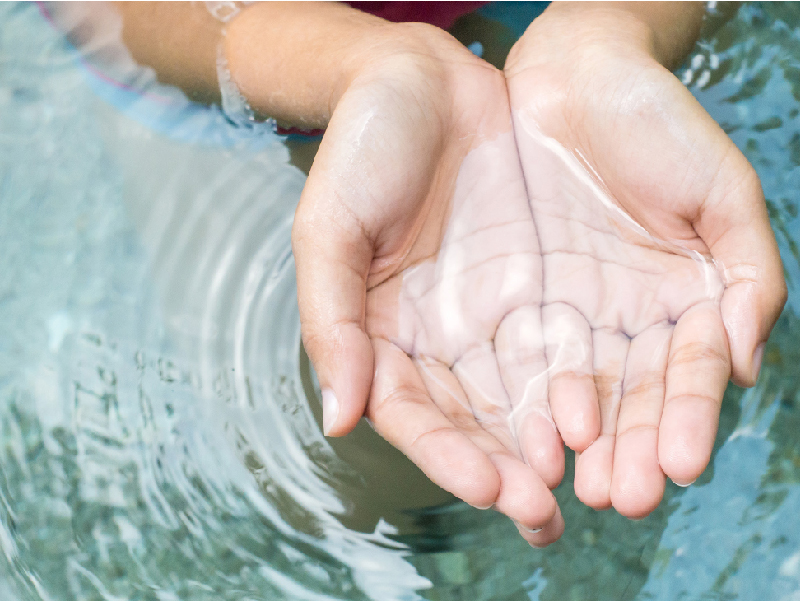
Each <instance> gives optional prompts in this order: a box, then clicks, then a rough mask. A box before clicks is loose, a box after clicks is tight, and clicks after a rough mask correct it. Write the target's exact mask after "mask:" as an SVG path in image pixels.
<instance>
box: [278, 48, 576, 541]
mask: <svg viewBox="0 0 800 601" xmlns="http://www.w3.org/2000/svg"><path fill="white" fill-rule="evenodd" d="M470 60H471V61H472V62H468V61H465V62H464V63H459V64H458V66H457V67H454V69H456V70H457V71H458V76H457V77H454V78H453V80H452V81H453V82H456V83H453V87H451V88H450V89H448V90H447V94H446V95H445V96H444V98H443V99H441V101H438V102H437V101H436V98H437V92H438V90H431V89H430V88H428V87H423V88H422V89H416V87H415V85H413V84H414V82H415V81H418V79H419V78H416V77H414V78H410V79H411V81H407V82H406V85H404V86H402V87H399V86H398V87H391V88H390V89H388V90H387V89H386V86H385V84H384V82H383V81H380V80H379V81H378V82H377V84H375V85H372V83H371V82H370V85H367V86H365V87H363V88H361V87H354V88H353V89H352V90H348V92H347V94H346V95H345V96H343V98H342V100H341V101H340V103H339V105H338V106H337V110H336V113H335V114H334V117H333V119H332V120H331V123H330V126H329V128H328V131H327V133H326V135H325V139H324V140H323V142H322V145H321V147H320V151H319V153H318V155H317V158H316V159H315V163H314V166H313V168H312V170H311V173H310V176H309V180H308V183H307V184H306V188H305V190H304V192H303V199H301V204H300V206H299V208H298V213H297V216H296V218H295V233H294V241H293V242H294V245H295V254H296V259H297V264H298V298H299V301H300V310H301V319H302V320H303V322H304V331H303V336H304V342H305V345H306V349H307V350H308V352H309V355H310V356H311V358H312V361H313V362H314V364H315V366H316V367H317V371H318V375H319V377H320V382H321V384H322V386H323V389H324V387H325V386H326V383H327V384H328V385H330V383H333V385H334V387H335V388H336V389H337V391H341V390H342V389H345V390H346V389H347V388H350V389H351V390H353V389H356V390H355V394H354V395H353V396H354V397H355V398H358V396H360V392H359V389H360V388H361V386H362V385H364V384H366V386H365V389H366V390H369V401H368V403H367V406H366V410H365V414H366V416H367V417H368V418H369V419H370V420H371V422H372V424H373V426H374V427H375V429H376V430H377V431H378V432H379V433H380V434H381V435H382V436H383V437H384V438H386V439H387V440H388V441H389V442H391V443H392V444H393V445H394V446H395V447H397V448H399V449H400V450H401V451H403V452H404V453H405V454H406V455H408V456H409V457H410V458H411V459H412V461H414V463H416V464H417V465H418V466H419V467H420V468H421V469H422V470H423V471H424V472H425V473H426V474H427V475H428V476H429V477H430V478H431V479H432V480H433V481H434V482H436V483H437V484H439V485H440V486H442V487H443V488H445V489H446V490H448V491H450V492H451V493H453V494H455V495H456V496H458V497H460V498H462V499H464V500H465V501H467V502H469V503H471V504H473V505H475V506H478V507H488V506H491V505H493V506H494V507H495V508H497V509H498V510H499V511H501V512H502V513H505V514H506V515H508V516H509V517H511V518H512V519H514V520H515V521H516V522H517V523H518V525H519V526H520V528H521V532H522V533H523V536H524V537H525V538H526V539H527V540H528V541H529V542H532V543H534V544H546V543H548V542H551V541H553V540H555V539H556V538H558V536H560V534H561V531H562V529H563V521H562V520H561V518H560V514H559V513H558V511H557V507H556V503H555V499H554V497H553V495H552V493H551V492H550V491H549V489H548V486H547V485H548V484H550V485H554V484H555V483H557V482H558V480H560V478H561V472H562V470H563V446H562V443H561V440H560V438H559V437H558V435H557V432H556V430H555V427H554V426H553V424H552V420H551V419H550V417H549V410H548V408H547V402H546V376H543V374H544V367H545V364H544V349H543V342H542V339H541V324H540V319H539V314H540V311H539V304H540V301H541V265H540V259H539V245H538V241H537V239H536V232H535V229H534V227H533V221H532V218H531V214H530V208H529V206H528V201H527V197H526V195H525V188H524V182H523V179H522V172H521V170H520V166H519V160H518V156H517V152H516V146H515V144H514V138H513V133H512V131H511V129H512V125H511V116H510V110H509V108H508V97H507V92H506V89H505V82H504V80H503V77H502V74H500V73H499V72H497V71H496V70H493V69H491V68H489V67H488V65H485V64H483V63H480V62H478V61H477V59H474V58H473V57H470ZM417 109H418V110H417ZM331 222H333V225H334V226H335V227H333V228H332V227H331ZM328 231H330V232H331V234H330V235H331V236H332V238H331V241H329V240H327V239H326V235H327V234H326V233H327V232H328ZM343 238H344V239H345V240H346V241H347V243H346V244H342V243H341V241H342V239H343ZM334 239H335V241H336V242H335V243H334V242H333V240H334ZM337 248H343V249H344V250H343V251H342V254H341V255H340V256H336V254H335V252H336V249H337ZM343 263H345V264H346V269H344V270H343V269H341V266H342V264H343ZM301 267H302V269H301ZM301 273H303V274H304V277H301V276H300V274H301ZM319 289H327V290H328V291H334V296H335V297H336V298H337V301H338V302H339V304H338V305H336V306H333V312H334V314H333V315H331V312H332V308H331V305H329V304H327V303H325V302H322V303H317V300H318V299H319V298H321V297H319V296H318V295H317V294H316V290H319ZM359 289H360V291H359ZM365 289H366V295H365V296H362V295H363V294H364V290H365ZM337 290H338V291H339V292H338V293H337V292H335V291H337ZM359 298H361V299H363V300H362V301H361V302H359V300H358V299H359ZM343 301H346V302H343ZM319 315H323V317H324V320H325V321H328V322H332V323H333V324H334V328H333V330H332V331H319V330H314V329H313V328H309V327H308V324H309V323H312V324H313V323H319V322H320V321H322V320H321V319H320V318H319ZM520 328H521V329H522V330H523V331H524V332H526V336H521V335H520ZM365 333H366V334H368V337H367V336H366V335H365ZM326 339H327V340H326ZM328 341H330V342H328ZM334 353H335V354H338V357H339V359H338V362H337V363H336V366H337V369H336V370H332V371H328V372H326V367H327V366H328V365H332V363H333V362H332V361H331V355H332V354H334ZM504 359H507V360H504ZM337 378H338V379H339V382H346V383H345V384H344V385H342V384H338V385H337V384H336V379H337ZM523 400H525V405H526V406H535V407H537V408H538V409H539V410H540V411H539V412H529V413H526V414H525V415H524V416H519V415H517V414H516V413H515V412H514V411H513V408H514V406H516V405H520V404H522V403H523ZM341 405H342V407H343V410H352V409H353V408H354V406H355V407H356V408H357V406H356V404H355V403H353V402H350V403H348V402H347V401H345V402H344V403H341ZM356 417H357V416H356ZM517 417H519V419H516V418H517ZM537 430H538V432H540V433H542V435H540V434H539V433H537ZM525 432H530V433H531V434H530V435H526V434H524V433H525ZM518 440H521V441H523V442H524V441H528V443H524V444H523V445H522V448H520V446H519V445H518V442H517V441H518ZM524 459H527V460H528V462H529V463H530V464H531V465H533V466H534V468H536V469H534V468H532V467H531V465H529V464H526V463H525V461H524ZM539 473H541V474H542V476H543V477H544V478H545V480H546V481H545V480H543V479H542V477H541V476H540V475H539ZM538 528H541V529H542V531H541V532H535V533H532V532H529V531H526V529H538Z"/></svg>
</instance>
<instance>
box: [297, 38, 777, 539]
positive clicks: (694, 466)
mask: <svg viewBox="0 0 800 601" xmlns="http://www.w3.org/2000/svg"><path fill="white" fill-rule="evenodd" d="M408 28H409V39H411V38H413V39H420V38H426V36H427V37H428V38H430V39H425V41H424V42H423V43H420V44H419V45H418V46H414V45H413V44H409V48H410V50H408V51H404V52H394V53H388V54H387V55H385V56H380V57H375V58H374V59H373V60H369V61H365V64H364V66H363V69H361V71H360V72H359V74H358V75H357V76H356V77H354V78H353V79H352V81H350V82H349V85H348V86H347V88H346V89H345V90H344V91H343V92H342V93H341V96H340V98H339V99H338V102H337V103H336V106H335V110H334V111H333V114H332V118H331V120H330V122H329V126H328V129H327V131H326V133H325V136H324V138H323V140H322V143H321V146H320V149H319V152H318V154H317V157H316V159H315V161H314V165H313V167H312V169H311V172H310V175H309V178H308V181H307V184H306V187H305V189H304V191H303V194H302V197H301V201H300V204H299V206H298V209H297V214H296V218H295V225H294V231H293V249H294V253H295V258H296V264H297V275H298V297H299V306H300V316H301V322H302V332H303V341H304V344H305V347H306V349H307V351H308V353H309V356H310V358H311V360H312V362H313V364H314V367H315V368H316V371H317V374H318V377H319V382H320V385H321V388H322V391H323V392H322V395H323V410H324V429H325V432H326V434H328V435H331V436H341V435H344V434H346V433H347V432H349V431H350V430H351V429H352V428H353V427H354V426H355V424H356V422H357V421H358V420H359V419H360V418H361V417H362V416H366V417H367V418H368V419H369V420H370V422H371V424H372V426H373V427H374V428H375V430H377V432H378V433H380V434H381V435H382V436H383V437H384V438H386V439H387V440H388V441H389V442H391V443H392V444H393V445H394V446H396V447H397V448H398V449H400V450H401V451H403V452H404V453H405V454H406V455H407V456H408V457H409V458H410V459H411V460H412V461H413V462H414V463H415V464H417V465H418V466H419V467H420V468H421V469H422V470H423V471H424V472H425V474H426V475H427V476H428V477H429V478H430V479H431V480H432V481H434V482H435V483H437V484H438V485H439V486H441V487H443V488H444V489H446V490H448V491H449V492H451V493H452V494H454V495H456V496H457V497H459V498H461V499H463V500H464V501H465V502H467V503H469V504H471V505H473V506H475V507H479V508H488V507H494V508H495V509H496V510H498V511H500V512H502V513H503V514H505V515H507V516H508V517H510V518H511V519H512V520H513V521H514V522H515V524H516V525H517V527H518V529H519V531H520V533H521V534H522V536H523V537H524V538H525V539H526V540H527V541H528V542H529V543H530V544H532V545H535V546H544V545H547V544H549V543H551V542H553V541H554V540H556V539H557V538H558V537H559V536H560V535H561V533H562V532H563V528H564V522H563V519H562V517H561V514H560V512H559V509H558V506H557V503H556V500H555V498H554V496H553V494H552V492H551V489H553V488H554V487H556V486H557V485H558V484H559V482H560V480H561V478H562V476H563V473H564V460H565V458H564V445H565V444H566V445H567V446H569V447H570V448H571V449H573V450H574V451H575V453H576V465H575V483H574V484H575V492H576V494H577V496H578V497H579V498H580V499H581V500H582V501H583V502H584V503H586V504H587V505H589V506H591V507H594V508H597V509H604V508H608V507H611V506H613V507H614V508H615V509H616V510H617V511H619V512H620V513H622V514H624V515H626V516H629V517H633V518H638V517H643V516H645V515H647V514H648V513H649V512H651V511H652V510H653V509H654V508H655V507H656V506H657V505H658V503H659V502H660V500H661V498H662V495H663V491H664V487H665V482H666V478H670V479H672V480H673V481H674V482H675V483H677V484H680V485H688V484H690V483H691V482H693V481H694V480H695V479H696V478H697V477H698V476H699V475H700V474H701V473H702V471H703V470H704V469H705V467H706V465H707V464H708V462H709V459H710V455H711V451H712V447H713V444H714V439H715V436H716V430H717V424H718V416H719V410H720V404H721V402H722V397H723V393H724V391H725V388H726V385H727V382H728V380H729V378H732V379H733V381H734V382H736V383H737V384H740V385H745V386H749V385H752V384H753V383H754V382H755V380H756V378H757V375H758V371H759V367H760V362H761V357H762V354H763V348H764V343H765V341H766V340H767V337H768V336H769V332H770V330H771V328H772V326H773V325H774V323H775V321H776V319H777V317H778V315H779V313H780V311H781V308H782V306H783V303H784V302H785V298H786V288H785V284H784V281H783V272H782V267H781V262H780V258H779V255H778V250H777V245H776V243H775V239H774V236H773V233H772V231H771V229H770V225H769V220H768V217H767V212H766V208H765V204H764V199H763V195H762V192H761V187H760V183H759V181H758V177H757V176H756V174H755V172H754V170H753V169H752V167H751V166H750V165H749V163H748V162H747V160H746V159H745V158H744V156H743V155H742V154H741V153H740V152H739V151H738V150H737V148H736V147H735V146H734V144H733V143H732V142H731V141H730V139H729V138H728V137H727V136H726V135H725V133H724V132H723V131H722V130H721V129H720V127H719V126H718V125H717V124H716V123H715V122H714V121H713V119H712V118H711V117H710V116H709V115H708V114H707V113H706V112H705V111H704V110H703V108H702V107H701V106H700V105H699V104H698V103H697V101H696V100H695V99H694V98H693V97H692V95H691V94H690V93H689V92H688V90H687V89H686V88H685V87H684V86H683V85H682V84H681V83H680V82H679V81H678V80H677V79H676V78H675V77H674V76H673V75H672V74H671V73H670V72H669V71H668V70H667V69H666V68H664V67H663V66H662V65H661V64H659V62H658V61H657V60H656V58H655V57H654V56H653V52H652V48H650V47H648V45H647V44H628V43H624V42H622V41H619V40H612V41H610V42H609V43H606V42H605V41H603V40H600V39H588V40H587V41H585V42H582V43H572V42H571V41H569V40H562V41H560V42H554V41H553V40H552V39H544V38H546V37H547V36H544V35H537V32H536V31H532V30H534V29H535V28H533V27H532V28H531V29H529V31H528V32H527V33H526V35H525V36H524V37H523V38H522V39H521V40H520V41H519V42H518V43H517V46H516V47H515V48H514V49H513V50H512V53H511V55H510V56H509V59H508V61H507V63H506V68H505V70H504V72H501V71H499V70H497V69H495V68H494V67H492V66H491V65H489V64H488V63H486V62H484V61H482V60H481V59H479V58H477V57H475V56H473V55H472V54H470V53H469V52H468V51H467V50H466V49H465V48H464V47H463V46H461V45H460V44H458V43H457V42H456V41H455V40H453V39H451V38H449V37H448V36H446V34H443V32H442V34H441V35H440V34H439V33H435V32H434V28H427V27H424V26H419V25H413V26H412V25H409V26H408ZM435 31H438V30H435ZM420 32H422V33H420ZM434 38H435V39H434ZM645 38H646V36H645V37H644V38H643V39H645Z"/></svg>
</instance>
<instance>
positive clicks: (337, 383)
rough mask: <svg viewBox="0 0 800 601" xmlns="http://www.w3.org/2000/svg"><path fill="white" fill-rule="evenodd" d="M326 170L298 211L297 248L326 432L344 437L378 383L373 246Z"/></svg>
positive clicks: (304, 319)
mask: <svg viewBox="0 0 800 601" xmlns="http://www.w3.org/2000/svg"><path fill="white" fill-rule="evenodd" d="M318 171H319V170H318ZM327 172H328V173H330V171H327ZM324 173H325V171H323V174H320V173H319V172H317V173H315V171H314V169H313V168H312V170H311V175H310V176H309V179H308V181H307V183H306V186H305V189H304V190H303V194H302V196H301V199H300V204H299V205H298V207H297V212H296V213H295V220H294V226H293V228H292V250H293V252H294V257H295V264H296V269H297V299H298V305H299V309H300V325H301V330H302V335H303V344H304V345H305V349H306V352H307V353H308V356H309V358H310V359H311V362H312V363H313V365H314V368H315V370H316V372H317V376H318V378H319V383H320V387H321V388H322V411H323V431H324V433H325V435H326V436H342V435H344V434H347V433H348V432H349V431H350V430H352V429H353V428H354V427H355V425H356V423H357V422H358V420H359V419H360V418H361V417H362V415H363V414H364V409H365V406H366V403H367V398H368V395H369V390H370V386H371V383H372V371H373V356H372V345H371V343H370V340H369V338H368V336H367V334H366V332H365V317H364V315H365V299H366V280H367V275H368V273H369V267H370V263H371V261H372V255H373V249H372V243H371V241H370V240H369V239H368V238H367V236H366V234H365V232H364V230H363V228H362V227H361V226H360V224H359V223H357V220H356V219H355V217H354V216H353V215H352V213H351V212H349V211H347V210H344V207H343V206H342V205H341V201H340V200H339V199H340V198H341V194H339V192H340V190H338V189H337V186H336V183H337V182H336V181H335V179H334V178H329V177H326V176H325V175H324Z"/></svg>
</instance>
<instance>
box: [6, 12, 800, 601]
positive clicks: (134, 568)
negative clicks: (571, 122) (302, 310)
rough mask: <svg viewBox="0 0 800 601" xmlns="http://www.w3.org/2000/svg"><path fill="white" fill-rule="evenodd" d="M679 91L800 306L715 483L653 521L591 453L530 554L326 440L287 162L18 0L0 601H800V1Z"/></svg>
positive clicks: (384, 458)
mask: <svg viewBox="0 0 800 601" xmlns="http://www.w3.org/2000/svg"><path fill="white" fill-rule="evenodd" d="M103 48H106V46H104V45H103V43H100V42H98V44H97V48H91V47H90V48H84V53H85V54H88V55H91V54H92V52H95V51H96V53H99V54H102V51H103ZM677 75H678V76H679V77H681V78H682V80H683V81H684V82H685V83H686V84H687V85H688V86H689V87H690V89H691V90H692V92H693V93H694V94H695V95H696V96H697V98H698V99H699V100H700V101H701V103H702V104H703V105H704V106H705V107H706V109H707V110H708V111H709V112H710V113H711V115H712V116H714V118H715V119H717V120H718V121H719V122H720V123H721V124H722V126H723V127H724V128H725V130H726V131H727V132H728V133H729V135H730V136H731V137H732V138H733V140H734V141H735V142H736V144H737V145H738V146H739V147H740V148H741V149H742V150H743V151H744V152H745V154H746V155H747V157H748V159H749V160H750V161H751V162H752V163H753V165H754V166H755V168H756V170H757V171H758V174H759V175H760V177H761V181H762V184H763V186H764V191H765V195H766V197H767V199H768V200H767V202H768V204H769V210H770V216H771V219H772V223H773V227H774V229H775V231H776V235H777V237H778V241H779V244H780V248H781V253H782V257H783V260H784V264H785V266H786V277H787V280H788V283H789V289H790V299H789V303H788V305H787V307H786V310H785V311H784V313H783V315H782V317H781V320H780V322H779V324H778V326H777V328H776V330H775V332H774V333H773V336H772V338H771V340H770V343H769V345H768V346H767V350H766V356H765V360H764V368H763V371H762V374H761V378H760V380H759V382H758V385H757V386H756V387H755V388H753V389H751V390H747V391H744V390H741V389H738V388H736V387H734V386H730V387H729V389H728V391H727V393H726V398H725V403H724V405H723V412H722V417H721V424H720V430H719V435H718V439H717V445H716V449H715V453H714V455H713V458H712V462H711V466H710V467H709V469H708V470H707V471H706V473H705V474H704V475H703V477H702V478H701V479H700V480H699V481H698V482H697V483H695V484H694V485H693V486H691V487H690V488H688V489H679V488H677V487H675V486H673V485H668V488H667V492H666V496H665V499H664V502H663V503H662V504H661V506H660V507H659V508H658V509H657V510H656V511H655V512H654V513H653V514H652V515H651V516H649V517H648V518H646V519H644V520H642V521H638V522H633V521H629V520H626V519H624V518H622V517H620V516H619V515H617V514H615V513H614V512H603V513H597V512H594V511H593V510H590V509H588V508H586V507H584V506H583V505H581V504H580V503H579V502H578V501H577V500H576V499H575V497H574V493H573V491H572V488H571V480H572V473H571V467H572V466H571V461H572V460H571V457H570V458H568V462H569V465H568V470H567V475H566V476H565V478H564V483H563V484H562V485H561V487H559V489H558V490H557V491H556V494H557V497H558V499H559V502H560V504H561V507H562V510H563V513H564V517H565V519H566V522H567V530H566V532H565V534H564V537H563V539H562V540H561V541H559V542H558V543H556V544H554V545H553V546H551V547H550V548H548V549H546V550H534V549H530V548H528V547H527V545H526V544H525V543H524V542H523V541H522V540H521V539H520V537H519V536H518V535H517V533H516V530H515V528H514V527H513V526H512V525H511V524H510V523H509V522H508V521H507V520H506V519H504V518H503V517H502V516H499V515H496V514H494V513H492V512H481V511H478V510H474V509H472V508H470V507H467V506H465V505H464V504H462V503H458V502H455V501H454V500H453V499H451V498H449V497H448V496H447V495H444V494H442V493H440V492H438V491H437V490H436V489H435V488H434V487H432V486H430V485H427V484H426V483H425V479H424V478H423V477H421V476H420V474H419V473H418V472H417V471H416V469H415V468H414V467H413V466H410V465H409V464H407V463H406V462H404V460H403V459H402V458H401V457H399V456H398V454H397V453H396V452H393V450H392V449H391V448H388V446H387V445H385V444H383V445H382V444H381V441H380V440H379V439H377V437H376V436H375V435H374V434H373V433H372V432H371V430H369V428H365V427H360V428H359V431H358V432H357V433H356V435H355V436H353V437H351V439H350V440H349V441H348V442H347V443H341V442H339V441H335V442H332V441H327V440H325V439H324V437H323V436H322V435H321V432H320V428H319V419H320V411H319V404H318V400H317V398H318V391H317V390H316V384H315V381H314V377H313V374H312V373H311V371H310V369H309V366H308V360H307V359H306V358H305V355H304V354H303V351H302V349H301V346H300V336H299V320H298V316H297V309H296V292H295V287H294V264H293V261H292V256H291V252H290V247H289V231H290V227H291V218H292V214H293V210H294V206H295V204H296V202H297V200H298V198H299V194H300V191H301V189H302V186H303V183H304V175H303V174H302V172H301V171H300V170H298V169H297V168H296V167H294V166H292V165H291V164H290V157H289V152H288V151H287V149H286V147H285V146H284V145H283V144H282V143H281V141H280V139H278V138H277V137H276V136H275V135H273V134H272V133H271V131H269V130H268V129H265V128H258V127H256V128H252V129H249V130H242V129H241V128H236V127H233V126H232V125H231V124H230V123H229V122H228V121H227V120H226V119H225V118H224V116H223V115H222V114H221V113H220V111H219V110H217V109H214V108H211V109H207V108H203V107H199V106H196V105H192V104H191V103H188V102H187V101H186V100H185V99H183V98H182V97H181V96H180V94H178V93H177V92H175V91H173V90H169V89H167V88H162V87H159V86H157V85H155V84H154V83H153V82H152V81H149V82H148V81H147V80H148V78H150V79H152V74H148V72H147V71H145V70H142V71H139V72H137V73H136V77H137V78H139V82H138V83H139V87H140V88H141V87H146V88H148V89H150V90H151V93H150V94H149V95H148V96H147V97H141V95H139V94H134V93H130V92H129V91H128V90H126V89H123V88H119V86H117V85H115V84H114V83H113V82H110V81H108V80H105V79H103V78H102V77H100V76H99V75H98V74H97V73H96V72H94V71H93V70H92V68H90V67H89V66H88V65H87V63H86V62H85V61H84V59H83V58H82V57H81V55H80V54H79V53H78V52H77V51H76V50H75V49H74V48H73V47H72V46H71V45H70V44H69V43H68V42H67V41H66V39H65V38H64V36H63V35H62V34H61V33H59V31H58V30H56V29H55V28H54V27H53V26H52V25H51V24H50V23H49V22H48V20H47V18H46V17H45V16H44V15H43V13H42V11H41V10H40V8H39V7H38V6H37V5H34V4H0V550H1V551H2V553H0V599H2V600H3V601H6V600H8V601H15V600H20V601H22V600H27V599H37V600H39V599H40V600H53V601H60V600H78V599H80V600H101V599H102V600H114V601H116V600H157V601H172V600H192V601H195V600H206V599H208V600H211V599H214V600H219V599H229V600H231V601H234V600H235V601H245V600H278V599H288V600H304V599H309V600H311V599H313V600H317V599H347V600H350V599H352V600H359V599H374V600H380V601H386V600H394V599H403V600H405V599H430V600H458V599H469V600H471V601H472V600H488V599H498V600H499V599H503V600H506V599H508V600H518V599H519V600H523V599H542V600H554V601H555V600H558V601H564V600H568V601H569V600H573V599H574V600H582V599H626V600H627V599H642V600H644V599H663V600H675V599H720V600H721V599H762V598H763V599H770V600H773V599H774V600H777V601H799V600H800V517H799V516H800V397H799V396H798V391H800V367H798V366H800V344H798V334H800V323H798V311H800V290H798V285H799V282H800V280H799V279H798V278H800V271H799V270H800V249H799V248H798V244H799V243H800V222H798V203H799V202H800V118H799V117H798V114H799V113H800V8H799V7H798V6H797V5H796V4H793V3H787V4H764V5H761V4H749V3H748V4H745V5H743V6H742V7H741V8H740V10H739V11H738V13H737V14H736V16H735V17H734V18H733V19H731V20H725V19H724V18H723V15H722V14H721V13H720V12H714V13H712V14H711V15H710V16H709V18H708V23H707V27H706V34H705V35H704V37H703V39H702V40H701V41H700V42H699V43H698V45H697V47H696V49H695V52H694V53H693V54H692V56H691V57H690V58H689V59H688V61H687V62H686V64H685V65H684V67H682V68H681V69H679V71H678V72H677ZM332 445H335V446H332Z"/></svg>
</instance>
